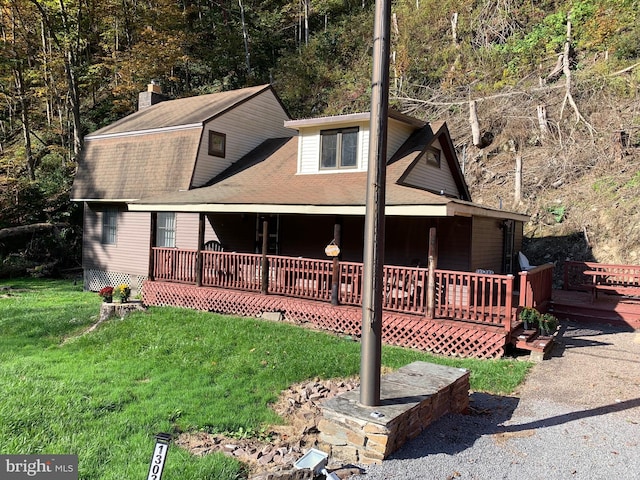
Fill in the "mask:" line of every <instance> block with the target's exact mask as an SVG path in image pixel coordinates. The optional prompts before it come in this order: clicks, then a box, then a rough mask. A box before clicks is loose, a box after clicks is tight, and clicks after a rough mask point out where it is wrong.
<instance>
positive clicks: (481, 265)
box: [471, 217, 504, 273]
mask: <svg viewBox="0 0 640 480" xmlns="http://www.w3.org/2000/svg"><path fill="white" fill-rule="evenodd" d="M503 241H504V240H503V231H502V229H500V219H498V218H485V217H474V218H473V249H472V261H471V270H472V271H475V270H477V269H482V270H493V271H494V272H496V273H502V254H503V248H504V247H503Z"/></svg>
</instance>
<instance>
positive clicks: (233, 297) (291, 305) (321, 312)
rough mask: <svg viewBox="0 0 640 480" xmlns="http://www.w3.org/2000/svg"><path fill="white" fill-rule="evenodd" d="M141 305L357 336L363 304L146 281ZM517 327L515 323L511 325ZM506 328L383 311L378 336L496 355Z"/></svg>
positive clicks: (443, 350) (437, 349) (454, 352)
mask: <svg viewBox="0 0 640 480" xmlns="http://www.w3.org/2000/svg"><path fill="white" fill-rule="evenodd" d="M143 301H144V303H145V305H155V306H177V307H185V308H191V309H195V310H202V311H210V312H217V313H224V314H229V315H239V316H251V317H258V318H260V317H263V318H269V319H279V320H283V321H288V322H291V323H296V324H312V325H313V326H315V327H317V328H319V329H322V330H326V331H331V332H335V333H338V334H342V335H350V336H353V337H355V338H357V337H360V335H361V323H362V308H361V307H357V306H353V305H338V306H333V305H331V303H329V302H321V301H315V300H309V299H305V298H292V297H286V296H282V295H263V294H260V293H256V292H247V291H238V290H230V289H223V288H216V287H198V286H196V285H186V284H176V283H168V282H158V281H146V282H145V283H144V285H143ZM514 328H515V326H514ZM508 333H509V332H508V331H507V330H505V328H504V327H503V326H502V325H500V326H493V325H487V324H482V323H474V322H469V321H460V320H452V319H442V318H440V319H428V318H426V317H425V316H423V315H416V314H410V313H399V312H394V311H389V310H385V311H384V312H383V326H382V341H383V342H384V343H385V344H388V345H396V346H402V347H409V348H415V349H418V350H424V351H429V352H433V353H437V354H442V355H451V356H458V357H475V358H499V357H501V356H502V355H504V350H505V346H506V344H507V343H508V340H507V337H508Z"/></svg>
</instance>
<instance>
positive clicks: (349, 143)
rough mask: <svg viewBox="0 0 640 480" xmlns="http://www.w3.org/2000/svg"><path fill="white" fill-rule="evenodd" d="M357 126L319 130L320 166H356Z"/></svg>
mask: <svg viewBox="0 0 640 480" xmlns="http://www.w3.org/2000/svg"><path fill="white" fill-rule="evenodd" d="M357 165H358V127H351V128H337V129H334V130H322V131H320V168H321V169H330V168H356V167H357Z"/></svg>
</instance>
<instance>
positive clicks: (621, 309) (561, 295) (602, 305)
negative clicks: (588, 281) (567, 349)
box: [552, 290, 640, 330]
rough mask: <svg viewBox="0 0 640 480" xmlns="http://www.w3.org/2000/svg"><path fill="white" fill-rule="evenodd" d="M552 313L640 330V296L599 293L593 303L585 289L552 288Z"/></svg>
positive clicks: (560, 316)
mask: <svg viewBox="0 0 640 480" xmlns="http://www.w3.org/2000/svg"><path fill="white" fill-rule="evenodd" d="M552 302H553V313H554V315H556V316H557V317H558V318H559V319H561V320H562V319H563V318H566V319H571V320H575V321H578V322H588V323H608V324H612V325H618V326H622V327H628V328H629V329H633V330H636V329H640V298H638V297H626V296H622V295H609V294H606V293H601V294H600V295H598V298H597V299H595V300H594V301H593V302H592V301H591V294H590V293H588V292H580V291H571V290H554V291H553V295H552Z"/></svg>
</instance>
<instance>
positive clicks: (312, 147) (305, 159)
mask: <svg viewBox="0 0 640 480" xmlns="http://www.w3.org/2000/svg"><path fill="white" fill-rule="evenodd" d="M349 127H358V128H359V131H358V167H357V168H356V169H350V170H349V171H351V172H353V171H364V170H366V168H367V167H366V166H367V156H368V155H369V126H368V122H356V123H349V124H340V125H336V126H331V125H328V126H323V127H322V128H320V127H307V128H303V129H301V130H300V143H299V144H298V148H299V151H298V166H299V168H298V173H302V174H309V173H332V172H337V171H338V170H333V171H332V170H322V171H320V131H321V130H331V129H332V128H349ZM339 171H340V172H344V171H345V170H339Z"/></svg>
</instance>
